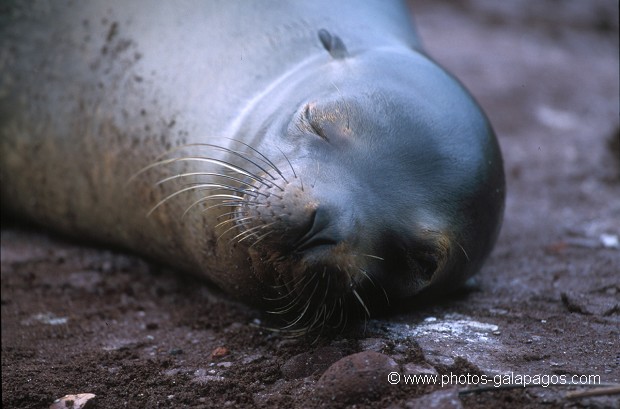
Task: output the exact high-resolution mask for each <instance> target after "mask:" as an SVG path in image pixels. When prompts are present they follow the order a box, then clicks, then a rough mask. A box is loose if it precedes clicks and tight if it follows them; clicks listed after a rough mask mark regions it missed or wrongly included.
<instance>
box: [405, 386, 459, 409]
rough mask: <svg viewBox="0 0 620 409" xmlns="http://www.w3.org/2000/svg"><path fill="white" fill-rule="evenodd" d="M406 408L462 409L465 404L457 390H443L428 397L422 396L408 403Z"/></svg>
mask: <svg viewBox="0 0 620 409" xmlns="http://www.w3.org/2000/svg"><path fill="white" fill-rule="evenodd" d="M405 407H406V408H425V409H461V408H463V403H462V402H461V400H460V399H459V391H458V389H456V388H451V389H441V390H438V391H436V392H433V393H429V394H427V395H422V396H420V397H419V398H417V399H413V400H410V401H408V402H407V403H406V404H405Z"/></svg>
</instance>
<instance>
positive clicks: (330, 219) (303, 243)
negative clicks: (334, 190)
mask: <svg viewBox="0 0 620 409" xmlns="http://www.w3.org/2000/svg"><path fill="white" fill-rule="evenodd" d="M334 216H335V215H334V212H333V209H331V208H330V207H328V206H324V205H322V206H318V207H317V208H316V209H315V211H314V212H313V213H312V216H311V218H310V219H309V221H308V225H307V230H306V232H305V233H304V234H303V235H302V236H301V237H300V238H299V239H298V240H297V242H296V243H295V244H294V245H293V246H294V248H295V249H296V251H299V252H306V251H309V250H311V249H316V248H319V247H322V246H333V245H336V244H338V243H339V242H340V241H341V240H342V236H341V233H340V231H339V230H338V229H337V228H336V221H335V219H334Z"/></svg>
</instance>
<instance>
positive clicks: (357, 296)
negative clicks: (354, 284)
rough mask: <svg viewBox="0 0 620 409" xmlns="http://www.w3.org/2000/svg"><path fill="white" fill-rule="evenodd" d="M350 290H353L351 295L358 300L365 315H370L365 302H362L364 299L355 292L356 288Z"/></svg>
mask: <svg viewBox="0 0 620 409" xmlns="http://www.w3.org/2000/svg"><path fill="white" fill-rule="evenodd" d="M352 292H353V295H354V296H355V298H357V301H359V303H360V305H361V306H362V308H364V311H366V316H368V317H370V311H368V307H366V303H364V301H363V300H362V297H360V295H359V293H358V292H357V290H353V291H352Z"/></svg>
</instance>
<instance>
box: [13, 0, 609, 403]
mask: <svg viewBox="0 0 620 409" xmlns="http://www.w3.org/2000/svg"><path fill="white" fill-rule="evenodd" d="M413 4H414V6H415V11H416V21H417V23H418V26H419V31H420V34H421V36H422V38H423V40H424V41H425V43H426V45H427V48H428V50H429V51H430V53H431V54H432V55H433V56H434V57H435V58H436V59H437V60H439V61H440V62H441V63H442V64H444V65H445V66H446V67H448V68H449V69H450V70H451V71H453V72H454V73H455V74H456V75H457V76H458V77H459V78H460V79H461V80H462V81H463V82H464V83H465V84H466V85H467V86H468V87H469V88H470V89H471V90H472V92H473V93H474V94H475V95H476V97H477V98H478V99H479V101H480V103H481V104H482V106H483V107H484V108H485V110H486V111H487V113H488V115H489V117H490V118H491V121H492V123H493V124H494V126H495V128H496V131H497V133H498V136H499V139H500V143H501V145H502V150H503V152H504V158H505V164H506V172H507V178H508V189H509V191H508V192H509V193H508V201H507V208H506V218H505V222H504V226H503V230H502V233H501V236H500V238H499V242H498V244H497V246H496V248H495V250H494V252H493V254H492V256H491V257H490V259H489V261H488V262H487V263H486V265H485V266H484V268H483V269H482V271H481V272H480V274H479V275H478V276H477V278H476V281H474V282H471V283H469V286H468V288H467V291H464V292H463V293H461V294H460V295H458V296H454V297H453V298H451V299H448V300H444V301H438V302H435V303H433V304H430V305H425V306H421V307H420V308H418V309H416V310H414V311H410V312H404V313H399V314H398V315H396V316H392V317H385V318H381V319H376V320H371V321H370V322H368V323H367V324H366V325H365V326H363V327H361V328H359V329H357V330H353V331H351V332H348V333H345V334H342V335H340V336H338V337H336V338H335V339H319V340H317V341H316V342H313V340H312V339H304V338H302V339H294V340H291V339H287V338H284V337H282V336H281V335H279V334H277V333H273V332H270V331H267V330H265V329H263V326H264V325H269V322H270V321H269V317H267V316H265V315H263V314H261V313H260V312H258V311H256V310H252V309H250V308H248V307H246V306H244V305H242V304H240V303H236V302H234V301H231V300H229V299H228V298H227V297H226V296H224V295H222V294H220V293H218V292H217V291H216V290H214V289H212V288H209V287H208V286H207V285H206V284H205V283H203V282H199V281H197V280H194V279H192V278H190V277H186V276H181V275H179V274H175V272H174V271H172V270H170V269H168V268H166V267H163V266H159V265H153V264H148V263H147V262H145V261H143V260H141V259H139V258H136V257H134V256H131V255H127V254H123V253H121V252H117V251H111V250H110V249H106V248H101V247H94V246H91V245H84V244H82V243H80V242H76V241H69V240H66V239H63V238H60V237H58V236H54V235H53V233H48V232H44V231H40V230H38V229H35V228H29V227H26V226H24V225H22V224H16V223H15V222H10V221H7V220H6V219H5V220H3V226H2V236H1V238H2V247H1V249H2V407H3V408H47V407H49V406H50V405H51V404H52V402H53V401H54V400H55V399H57V398H60V397H62V396H63V395H66V394H77V393H93V394H95V395H96V398H94V399H93V400H91V401H90V404H92V407H95V408H112V407H117V408H120V407H132V408H133V407H144V408H155V407H174V408H176V407H192V408H210V407H214V408H216V407H217V408H221V407H264V408H271V407H332V406H344V405H351V406H352V407H357V408H365V407H393V408H399V407H446V408H448V407H460V406H462V407H465V408H483V407H498V408H499V407H528V408H538V407H544V408H550V407H553V408H555V407H565V408H579V407H610V408H612V407H615V408H618V407H620V403H619V402H620V394H619V392H618V391H616V394H612V393H611V391H608V392H604V391H603V392H602V395H601V396H598V397H585V396H583V395H579V393H581V392H580V391H584V390H597V386H592V385H590V386H588V387H579V386H576V385H572V386H567V385H549V386H547V387H542V386H528V387H526V388H524V387H519V388H495V387H494V385H493V384H491V385H487V386H491V387H490V388H487V389H481V390H478V391H477V392H468V390H469V389H470V388H473V387H474V386H475V385H469V386H468V385H462V384H458V385H456V384H452V385H450V386H443V387H441V386H440V385H421V384H419V385H405V384H404V383H403V382H401V383H399V384H397V385H390V384H389V383H388V379H387V376H385V375H386V374H387V371H392V370H394V368H396V370H397V371H399V372H400V373H402V374H405V373H421V372H430V373H437V374H439V375H447V376H450V375H454V376H456V375H458V374H461V375H467V374H469V375H470V376H473V375H477V376H481V375H484V374H487V375H489V376H496V375H502V374H504V375H506V374H510V373H512V374H513V376H523V375H529V376H532V377H534V376H536V375H540V376H542V375H546V376H547V378H548V379H549V380H553V379H556V380H557V379H560V376H564V377H566V378H568V379H571V377H572V376H573V375H575V374H576V375H599V376H600V382H601V383H602V384H618V383H620V248H619V245H618V237H619V236H620V142H619V141H620V134H619V129H620V128H619V116H618V114H619V99H620V97H619V92H620V90H619V88H620V86H619V68H618V66H619V62H618V61H619V58H618V3H617V2H616V1H612V0H596V1H595V0H588V1H583V0H570V1H569V0H564V1H553V0H544V1H543V0H537V1H529V0H519V1H517V0H513V1H496V0H469V1H464V0H463V1H458V2H456V1H455V2H449V1H437V0H433V1H431V0H415V1H413ZM364 351H366V352H364ZM373 351H374V352H373ZM359 352H362V354H358V355H352V354H356V353H359ZM375 352H378V353H380V354H376V353H375ZM341 359H342V360H341ZM339 360H341V361H339ZM336 361H339V362H338V364H336V365H334V366H332V367H330V366H331V364H333V363H334V362H336ZM328 367H330V368H329V370H327V368H328ZM326 371H327V372H326ZM322 375H324V376H322ZM379 375H380V376H379ZM553 376H555V378H553ZM516 379H517V378H512V383H514V382H518V381H517V380H516ZM506 382H508V381H506ZM508 383H509V382H508ZM478 386H481V385H478ZM601 386H602V385H599V386H598V388H600V387H601ZM571 391H578V395H577V396H576V397H573V398H570V397H568V396H567V393H569V392H571Z"/></svg>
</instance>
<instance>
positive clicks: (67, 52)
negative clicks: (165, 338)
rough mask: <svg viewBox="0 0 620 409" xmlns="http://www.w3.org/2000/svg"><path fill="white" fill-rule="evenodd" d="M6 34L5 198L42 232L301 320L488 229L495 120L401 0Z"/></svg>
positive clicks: (496, 184)
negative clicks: (205, 283) (198, 277)
mask: <svg viewBox="0 0 620 409" xmlns="http://www.w3.org/2000/svg"><path fill="white" fill-rule="evenodd" d="M0 38H1V39H0V52H1V54H0V73H1V75H2V77H1V79H0V81H1V82H0V138H1V140H0V147H1V151H0V154H1V157H0V159H1V165H0V171H1V173H0V176H1V178H2V203H3V207H6V208H9V209H11V210H13V211H15V212H17V213H18V214H20V215H23V216H26V217H28V218H30V219H32V220H34V221H36V222H38V223H41V224H43V225H48V226H51V227H53V228H55V229H57V230H59V231H63V232H65V233H68V234H71V235H74V236H85V237H89V238H93V239H96V240H100V241H104V242H111V243H115V244H119V245H121V246H124V247H126V248H129V249H132V250H134V251H137V252H139V253H142V254H145V255H147V256H149V257H152V258H155V259H159V260H162V261H164V262H166V263H168V264H170V265H172V266H175V267H177V268H180V269H184V270H188V271H192V272H195V273H198V274H202V275H205V276H207V277H208V278H209V279H210V280H211V281H213V282H214V283H216V284H217V285H218V286H220V287H222V288H223V289H224V290H226V291H228V292H229V293H231V294H234V295H236V296H237V297H239V298H241V299H243V300H246V301H249V302H253V303H264V302H265V299H266V298H270V297H271V296H272V295H273V294H275V295H276V297H275V298H276V299H277V298H278V296H280V299H281V300H286V302H283V305H282V306H281V307H280V309H281V311H283V312H291V311H293V312H295V311H297V312H295V314H297V315H298V316H299V318H298V319H297V320H296V321H297V322H299V323H305V325H307V326H312V325H315V324H316V323H317V322H319V323H322V322H327V321H329V320H330V319H332V316H336V315H338V314H337V313H334V311H338V310H341V309H343V308H344V305H345V304H346V303H347V300H353V302H354V303H355V304H356V305H358V307H359V308H361V309H363V310H364V311H365V313H368V312H369V308H371V307H372V305H373V301H374V300H376V299H379V298H380V299H384V298H387V299H388V300H389V299H392V300H398V299H403V298H407V297H411V296H413V295H415V294H416V293H418V292H419V291H421V290H423V289H425V288H427V287H433V286H434V287H441V288H443V287H445V288H448V287H453V286H455V285H457V284H458V283H459V282H461V281H462V280H463V279H465V278H466V277H468V276H470V275H471V274H473V273H474V272H475V271H476V270H477V269H479V267H480V265H481V263H482V262H483V260H484V258H485V257H486V255H487V254H488V253H489V251H490V250H491V248H492V245H493V242H494V240H495V238H496V236H497V232H498V229H499V225H500V222H501V216H502V211H503V203H504V176H503V168H502V160H501V155H500V152H499V148H498V146H497V142H496V140H495V136H494V134H493V131H492V130H491V127H490V125H489V124H488V122H487V120H486V118H485V117H484V114H482V112H481V111H480V109H479V107H478V106H477V105H476V103H475V102H474V101H473V100H472V98H471V97H470V96H469V94H468V93H467V92H466V91H465V90H464V89H463V88H462V87H461V86H460V85H459V83H458V82H457V81H456V80H454V79H453V78H452V77H451V76H450V75H448V74H446V73H445V71H443V70H442V69H441V68H440V67H439V66H437V65H436V64H435V63H434V62H433V61H432V60H430V59H429V58H428V57H427V56H426V55H425V54H424V52H423V50H422V48H421V45H420V41H419V39H418V37H417V35H416V33H415V29H414V27H413V25H412V23H411V21H410V17H409V12H408V10H407V8H406V7H405V6H404V5H403V4H402V3H400V2H385V1H366V2H363V3H360V2H357V1H342V2H336V3H332V2H328V1H313V2H286V1H281V2H280V1H270V2H245V1H231V0H226V1H208V2H200V1H181V2H173V3H166V2H164V3H162V2H150V1H146V0H144V1H139V0H136V1H131V2H125V1H117V0H114V1H86V2H82V1H80V2H75V3H74V2H68V1H50V2H37V3H32V4H28V5H25V6H24V5H20V4H19V3H16V4H15V5H14V6H13V7H9V10H8V13H5V15H3V16H2V17H0ZM272 293H273V294H272ZM325 305H327V307H325ZM317 317H318V318H317ZM302 318H303V319H302ZM339 320H340V321H342V313H341V314H340V317H339Z"/></svg>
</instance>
